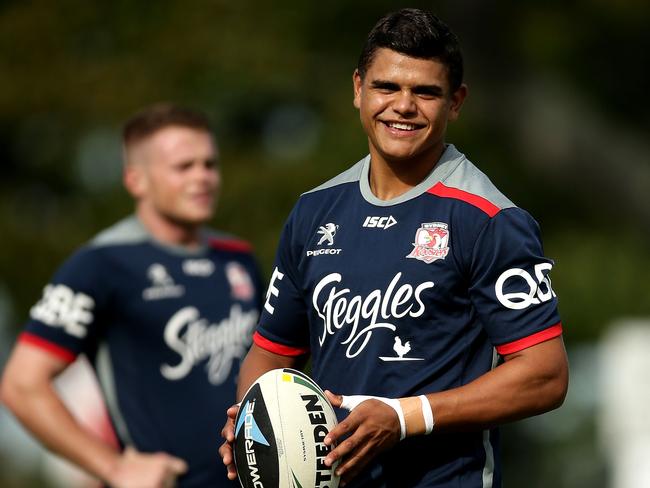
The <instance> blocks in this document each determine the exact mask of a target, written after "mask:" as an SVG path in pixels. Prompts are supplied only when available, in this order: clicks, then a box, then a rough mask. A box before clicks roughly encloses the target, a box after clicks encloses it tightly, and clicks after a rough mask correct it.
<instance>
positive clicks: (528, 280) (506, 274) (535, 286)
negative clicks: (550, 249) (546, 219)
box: [470, 207, 562, 355]
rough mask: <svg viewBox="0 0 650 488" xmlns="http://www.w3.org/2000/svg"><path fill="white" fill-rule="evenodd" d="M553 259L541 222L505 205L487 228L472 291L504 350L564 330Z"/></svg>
mask: <svg viewBox="0 0 650 488" xmlns="http://www.w3.org/2000/svg"><path fill="white" fill-rule="evenodd" d="M553 264H554V263H553V261H551V260H550V259H548V258H546V257H544V254H543V250H542V244H541V238H540V231H539V226H538V225H537V222H535V220H533V218H532V217H531V216H530V215H529V214H528V213H526V212H525V211H523V210H521V209H519V208H516V207H515V208H510V209H505V210H502V211H501V212H499V213H498V214H497V215H495V216H494V217H493V218H491V219H490V220H489V221H488V222H487V224H485V227H484V228H483V229H482V230H481V232H480V234H479V236H478V238H477V240H476V243H475V246H474V250H473V255H472V265H471V284H470V297H471V300H472V303H473V305H474V307H475V309H476V311H477V313H478V315H479V318H480V320H481V322H482V323H483V325H484V327H485V329H486V331H487V334H488V336H489V337H490V339H491V341H492V343H493V344H494V345H495V347H496V349H497V352H498V353H499V354H501V355H505V354H511V353H513V352H517V351H520V350H522V349H525V348H527V347H531V346H533V345H535V344H538V343H540V342H544V341H546V340H549V339H552V338H554V337H557V336H559V335H561V333H562V324H561V322H560V316H559V313H558V309H557V296H556V294H555V292H554V291H553V288H552V286H551V279H550V271H551V269H552V268H553Z"/></svg>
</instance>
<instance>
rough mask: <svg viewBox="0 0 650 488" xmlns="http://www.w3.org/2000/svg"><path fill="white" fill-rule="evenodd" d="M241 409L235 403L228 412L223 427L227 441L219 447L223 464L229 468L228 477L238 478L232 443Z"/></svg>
mask: <svg viewBox="0 0 650 488" xmlns="http://www.w3.org/2000/svg"><path fill="white" fill-rule="evenodd" d="M238 411H239V405H233V406H232V407H230V408H229V409H228V410H227V411H226V414H227V415H228V420H226V425H224V426H223V429H221V437H223V438H224V439H225V440H226V441H225V442H224V443H223V444H222V445H221V447H220V448H219V454H220V455H221V459H222V461H223V464H225V465H226V469H227V470H228V479H229V480H236V479H237V470H236V469H235V457H234V455H233V451H232V443H233V442H234V441H235V417H236V416H237V412H238Z"/></svg>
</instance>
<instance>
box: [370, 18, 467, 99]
mask: <svg viewBox="0 0 650 488" xmlns="http://www.w3.org/2000/svg"><path fill="white" fill-rule="evenodd" d="M379 48H387V49H391V50H393V51H396V52H398V53H401V54H405V55H407V56H411V57H414V58H420V59H436V60H438V61H440V62H441V63H442V64H444V65H445V66H446V67H447V73H448V78H449V86H450V88H451V91H452V93H453V92H455V91H456V90H457V89H458V88H459V87H460V85H461V84H462V83H463V55H462V53H461V50H460V42H459V41H458V37H456V34H454V33H453V32H452V30H451V29H450V28H449V26H448V25H447V24H445V23H444V22H443V21H442V20H440V19H439V18H438V17H436V16H435V15H433V14H432V13H430V12H426V11H424V10H419V9H415V8H405V9H401V10H398V11H396V12H391V13H389V14H388V15H386V16H384V17H383V18H381V19H380V20H379V21H378V22H377V23H376V24H375V26H374V27H373V28H372V30H371V31H370V33H369V34H368V38H367V39H366V43H365V45H364V46H363V50H362V51H361V56H359V63H358V65H357V70H358V71H359V74H360V75H361V78H363V77H364V76H365V75H366V72H367V71H368V68H369V67H370V64H371V63H372V61H373V57H374V55H375V52H376V51H377V49H379Z"/></svg>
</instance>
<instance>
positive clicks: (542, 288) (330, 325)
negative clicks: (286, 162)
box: [220, 9, 568, 488]
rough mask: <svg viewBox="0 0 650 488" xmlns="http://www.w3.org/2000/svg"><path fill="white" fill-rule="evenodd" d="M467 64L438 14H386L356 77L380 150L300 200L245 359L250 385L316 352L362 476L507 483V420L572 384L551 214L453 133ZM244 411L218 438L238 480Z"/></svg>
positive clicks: (345, 450) (403, 482)
mask: <svg viewBox="0 0 650 488" xmlns="http://www.w3.org/2000/svg"><path fill="white" fill-rule="evenodd" d="M462 77H463V67H462V57H461V53H460V48H459V45H458V40H457V38H456V36H455V35H454V34H453V33H452V32H451V31H450V30H449V28H448V27H447V26H446V25H445V24H444V23H442V22H441V21H440V20H439V19H438V18H436V17H435V16H434V15H432V14H430V13H428V12H423V11H420V10H415V9H404V10H400V11H398V12H394V13H391V14H389V15H387V16H386V17H384V18H383V19H381V20H380V21H379V22H378V23H377V25H375V27H374V28H373V30H372V31H371V32H370V34H369V37H368V40H367V42H366V45H365V47H364V49H363V51H362V54H361V57H360V60H359V64H358V68H357V70H356V71H355V73H354V75H353V83H354V105H355V106H356V107H357V108H358V109H359V113H360V118H361V122H362V125H363V128H364V130H365V132H366V134H367V136H368V146H369V152H370V154H369V155H368V156H367V157H365V158H363V159H362V160H361V161H359V162H358V163H357V164H355V165H354V166H353V167H352V168H350V169H349V170H347V171H345V172H344V173H342V174H340V175H339V176H337V177H335V178H333V179H332V180H330V181H328V182H327V183H325V184H323V185H321V186H320V187H318V188H316V189H314V190H312V191H310V192H307V193H305V194H303V195H302V196H301V198H300V199H299V201H298V203H297V204H296V206H295V208H294V209H293V211H292V213H291V215H290V216H289V219H288V221H287V223H286V225H285V228H284V230H283V234H282V237H281V240H280V245H279V247H278V253H277V258H276V264H275V269H274V272H273V277H272V279H271V282H270V285H269V291H268V293H267V299H266V303H265V305H264V310H263V312H262V317H261V319H260V323H259V325H258V329H257V332H256V334H255V336H254V345H253V347H252V349H251V351H250V352H249V353H248V355H247V357H246V359H245V361H244V364H243V365H242V371H241V375H240V379H239V388H238V394H239V396H240V397H241V395H243V393H244V391H245V390H246V389H247V388H248V386H249V385H250V384H251V383H252V382H253V381H254V380H255V379H256V378H257V377H259V376H260V375H261V374H262V373H264V372H265V371H267V370H269V369H272V368H279V367H295V366H296V365H299V364H301V361H303V360H304V358H305V357H306V356H307V354H311V357H312V374H313V377H314V379H315V380H316V381H317V382H318V383H319V384H320V385H321V386H322V387H323V388H327V389H328V390H330V391H329V392H328V395H329V397H330V400H331V401H332V403H333V404H334V406H335V407H341V408H342V409H345V410H348V411H349V414H347V415H344V414H342V415H341V418H340V420H341V422H340V423H339V425H338V426H337V427H336V428H334V429H333V430H332V431H331V432H330V433H329V435H328V436H327V438H326V440H325V442H326V443H328V444H330V445H331V446H332V451H331V452H330V453H329V454H328V456H327V458H326V461H325V462H326V463H327V464H328V465H331V464H332V463H334V462H335V461H337V460H340V465H339V466H338V468H337V471H338V472H339V473H340V474H341V476H342V482H343V483H348V484H349V486H352V485H354V486H363V487H392V488H409V487H418V488H423V487H433V486H435V487H449V488H452V487H453V488H458V487H463V488H479V487H481V488H489V487H498V486H501V469H500V459H499V450H498V431H497V429H496V428H495V426H497V425H498V424H500V423H503V422H507V421H512V420H515V419H520V418H523V417H527V416H530V415H535V414H539V413H542V412H545V411H548V410H550V409H553V408H556V407H558V406H559V405H560V404H561V403H562V402H563V399H564V396H565V394H566V390H567V383H568V366H567V358H566V354H565V351H564V346H563V342H562V336H561V334H562V326H561V322H560V317H559V314H558V311H557V298H556V296H555V293H554V292H553V290H552V288H551V282H550V278H549V272H550V270H551V268H552V266H553V263H552V261H551V260H549V259H547V258H545V257H544V255H543V252H542V245H541V240H540V237H539V229H538V226H537V224H536V222H535V221H534V220H533V219H532V218H531V217H530V216H529V215H528V214H527V213H526V212H525V211H523V210H521V209H520V208H518V207H516V206H515V205H514V204H513V203H512V202H511V201H510V200H508V199H507V198H506V197H505V196H504V195H503V194H502V193H500V192H499V191H498V190H497V188H496V187H495V186H494V185H493V184H492V183H491V182H490V180H489V179H488V178H487V177H486V176H485V175H484V174H483V173H482V172H481V171H480V170H479V169H478V168H477V167H476V166H475V165H474V164H472V163H471V162H470V161H469V160H468V159H467V158H466V157H465V155H463V154H462V153H460V152H459V151H458V150H457V149H456V148H455V147H454V146H453V145H450V144H446V143H445V134H446V129H447V124H448V122H450V121H454V120H455V119H457V118H458V116H459V113H460V109H461V107H462V104H463V101H464V100H465V97H466V94H467V88H466V86H465V85H464V84H463V83H462ZM319 229H328V230H329V231H330V232H329V233H330V237H331V238H330V239H329V240H328V242H322V241H321V240H320V235H319ZM320 249H327V250H328V251H329V252H327V253H318V252H317V251H318V250H320ZM333 251H336V252H333ZM331 392H334V393H331ZM341 394H342V395H341ZM235 412H236V407H233V408H231V409H229V411H228V415H229V416H230V419H229V421H228V423H227V424H226V426H225V428H224V430H223V435H224V437H225V438H226V441H227V442H226V443H224V445H223V446H222V447H221V450H220V452H221V455H222V457H223V461H224V463H225V464H226V465H227V466H228V472H229V477H231V478H234V476H235V471H234V467H233V465H232V451H231V446H230V442H231V441H232V440H233V426H232V416H233V415H234V414H235Z"/></svg>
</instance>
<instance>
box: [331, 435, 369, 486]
mask: <svg viewBox="0 0 650 488" xmlns="http://www.w3.org/2000/svg"><path fill="white" fill-rule="evenodd" d="M370 458H371V456H368V448H367V447H366V443H364V442H361V443H360V444H359V445H356V448H355V449H354V450H352V451H351V452H350V453H349V454H348V455H347V456H346V457H345V459H343V460H342V461H341V464H339V466H337V468H336V474H337V475H338V476H340V477H341V480H342V481H343V484H345V483H347V481H348V480H351V479H352V478H354V477H355V476H357V475H358V474H359V473H360V472H361V471H362V470H363V469H364V468H365V467H366V464H368V460H369V459H370Z"/></svg>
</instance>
